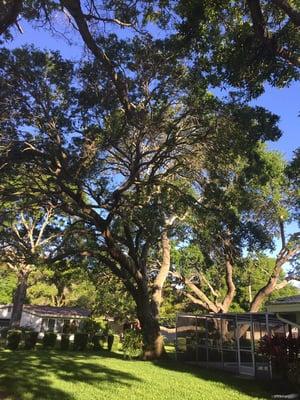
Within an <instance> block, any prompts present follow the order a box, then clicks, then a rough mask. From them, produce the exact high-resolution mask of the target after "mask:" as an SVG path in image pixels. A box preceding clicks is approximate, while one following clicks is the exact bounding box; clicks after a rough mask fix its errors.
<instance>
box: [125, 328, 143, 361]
mask: <svg viewBox="0 0 300 400" xmlns="http://www.w3.org/2000/svg"><path fill="white" fill-rule="evenodd" d="M122 348H123V353H124V356H125V358H129V359H131V358H135V357H139V356H140V355H141V353H142V348H143V338H142V334H141V333H140V332H139V331H136V330H133V329H128V330H127V331H125V333H124V340H123V345H122Z"/></svg>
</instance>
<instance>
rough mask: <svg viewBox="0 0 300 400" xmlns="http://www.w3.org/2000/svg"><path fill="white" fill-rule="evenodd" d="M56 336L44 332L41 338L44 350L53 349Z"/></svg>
mask: <svg viewBox="0 0 300 400" xmlns="http://www.w3.org/2000/svg"><path fill="white" fill-rule="evenodd" d="M56 339H57V334H56V333H53V332H45V334H44V337H43V347H44V349H50V348H53V347H54V346H55V344H56Z"/></svg>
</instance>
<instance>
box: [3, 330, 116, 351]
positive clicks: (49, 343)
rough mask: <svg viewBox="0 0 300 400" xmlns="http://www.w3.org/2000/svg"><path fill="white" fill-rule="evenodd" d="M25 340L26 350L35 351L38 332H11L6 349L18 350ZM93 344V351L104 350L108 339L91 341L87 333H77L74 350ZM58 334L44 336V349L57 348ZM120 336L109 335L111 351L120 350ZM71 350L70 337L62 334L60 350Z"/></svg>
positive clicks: (99, 338) (108, 341) (96, 337)
mask: <svg viewBox="0 0 300 400" xmlns="http://www.w3.org/2000/svg"><path fill="white" fill-rule="evenodd" d="M22 339H23V340H24V349H26V350H33V349H34V348H35V346H36V343H37V340H38V332H33V331H23V332H22V331H21V330H9V331H8V332H7V335H6V347H7V348H8V349H10V350H17V349H18V348H19V345H20V343H21V341H22ZM89 342H91V344H92V346H93V350H101V349H104V347H105V344H106V337H105V336H104V335H94V336H93V337H92V338H91V340H89V335H88V334H87V333H75V335H74V343H73V350H77V351H84V350H86V348H87V346H88V343H89ZM56 343H57V334H56V333H53V332H46V333H45V334H44V337H43V340H42V345H43V348H44V349H51V348H54V347H55V346H56ZM118 345H119V336H118V335H108V337H107V348H108V350H109V351H116V350H118ZM69 348H70V335H69V334H62V335H61V341H60V349H61V350H68V349H69Z"/></svg>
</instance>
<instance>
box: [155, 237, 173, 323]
mask: <svg viewBox="0 0 300 400" xmlns="http://www.w3.org/2000/svg"><path fill="white" fill-rule="evenodd" d="M161 247H162V262H161V266H160V269H159V272H158V274H157V276H156V278H155V280H154V283H153V294H152V307H153V312H154V315H156V316H157V317H158V316H159V309H160V306H161V303H162V301H163V286H164V284H165V281H166V279H167V276H168V274H169V271H170V263H171V257H170V252H171V245H170V240H169V238H168V233H167V231H166V230H164V231H163V233H162V235H161Z"/></svg>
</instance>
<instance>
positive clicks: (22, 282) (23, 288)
mask: <svg viewBox="0 0 300 400" xmlns="http://www.w3.org/2000/svg"><path fill="white" fill-rule="evenodd" d="M28 276H29V271H27V270H26V271H20V272H19V275H18V286H17V288H16V291H15V294H14V302H13V308H12V312H11V319H10V328H12V329H17V328H19V327H20V324H21V318H22V311H23V305H24V303H25V301H26V293H27V285H28Z"/></svg>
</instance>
